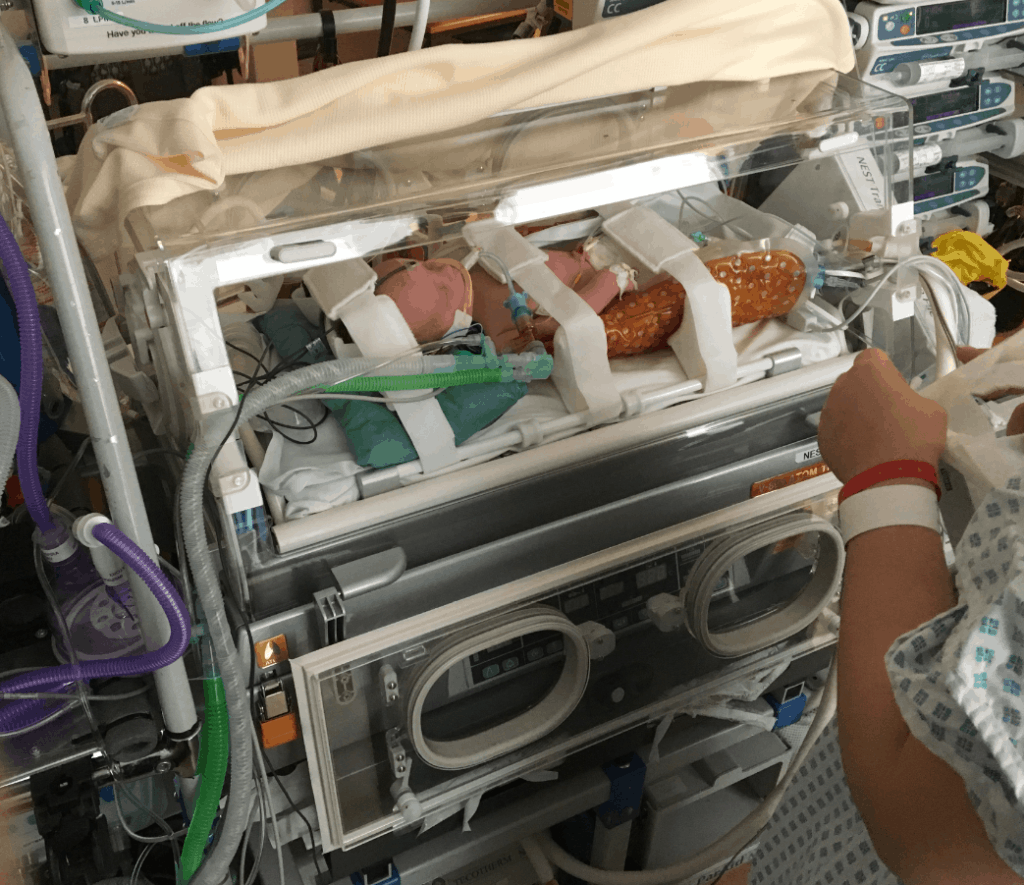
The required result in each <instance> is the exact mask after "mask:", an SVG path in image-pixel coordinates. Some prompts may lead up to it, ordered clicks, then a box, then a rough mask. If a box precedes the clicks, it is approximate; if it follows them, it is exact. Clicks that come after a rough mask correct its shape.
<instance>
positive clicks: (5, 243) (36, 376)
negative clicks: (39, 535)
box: [0, 218, 54, 533]
mask: <svg viewBox="0 0 1024 885" xmlns="http://www.w3.org/2000/svg"><path fill="white" fill-rule="evenodd" d="M0 261H3V263H4V274H5V276H6V277H7V282H8V283H9V284H10V289H11V296H12V297H13V298H14V304H15V307H16V309H17V313H18V337H19V338H20V339H21V384H20V390H19V392H18V400H19V402H20V403H21V430H20V432H19V433H18V481H19V482H20V483H21V491H22V494H23V495H24V496H25V506H26V507H27V508H28V512H29V515H30V516H31V517H32V521H33V522H34V523H35V524H36V525H37V526H38V527H39V531H41V532H44V533H45V532H49V531H52V530H53V527H54V526H53V520H52V519H51V518H50V509H49V508H48V507H47V506H46V498H45V497H44V495H43V487H42V486H41V485H40V483H39V468H38V466H37V461H36V449H37V447H38V445H39V408H40V403H41V402H42V397H43V343H42V342H43V333H42V328H41V327H40V325H39V305H38V304H37V303H36V290H35V289H33V288H32V280H31V278H30V277H29V274H28V264H27V263H26V261H25V256H24V255H22V254H21V249H20V248H19V246H18V241H17V240H16V239H14V234H12V233H11V229H10V228H9V227H8V226H7V222H6V221H4V219H3V218H0Z"/></svg>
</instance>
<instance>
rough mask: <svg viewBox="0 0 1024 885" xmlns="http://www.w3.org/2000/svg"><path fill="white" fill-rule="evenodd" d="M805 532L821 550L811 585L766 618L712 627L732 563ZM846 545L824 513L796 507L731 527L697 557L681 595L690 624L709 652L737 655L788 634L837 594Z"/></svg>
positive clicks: (812, 618)
mask: <svg viewBox="0 0 1024 885" xmlns="http://www.w3.org/2000/svg"><path fill="white" fill-rule="evenodd" d="M807 532H815V533H817V534H818V536H819V538H820V541H819V544H818V555H817V559H816V561H815V564H814V569H813V572H812V574H811V579H810V580H809V581H808V582H807V585H806V586H805V587H804V588H803V589H802V590H801V591H800V592H799V593H798V594H797V595H796V596H795V597H794V598H793V599H792V600H791V601H790V602H789V603H787V604H786V605H785V606H784V607H783V608H782V609H780V610H778V611H776V612H774V613H772V614H771V615H769V616H768V617H767V618H760V619H758V620H757V621H755V622H754V623H752V624H746V625H745V626H741V627H738V628H736V629H734V630H725V631H721V632H712V631H711V629H710V628H709V627H708V613H709V611H710V609H711V599H712V596H713V594H714V592H715V588H716V587H717V585H718V584H719V582H720V581H721V578H722V575H723V574H725V573H726V572H727V571H728V570H729V566H730V565H731V564H732V563H734V562H736V560H738V559H740V558H741V557H743V556H747V555H749V554H751V553H753V552H754V551H756V550H760V549H762V548H764V547H767V546H768V545H770V544H777V543H778V542H780V541H783V540H785V539H787V538H792V537H794V536H795V535H802V534H805V533H807ZM845 561H846V549H845V545H844V544H843V536H842V535H841V534H840V533H839V530H838V529H837V528H836V527H835V526H834V525H832V523H831V522H829V521H828V520H826V519H822V518H821V517H818V516H814V515H813V514H811V513H806V512H798V513H791V514H787V515H785V516H782V517H779V518H778V519H773V520H771V521H770V522H767V523H762V524H760V525H758V526H756V527H754V528H751V529H748V530H747V531H745V532H738V533H731V534H729V535H728V536H726V537H724V538H722V539H721V540H720V541H718V542H715V543H712V544H710V545H709V546H708V548H707V549H706V550H705V551H704V552H703V553H702V554H701V556H700V559H698V560H697V562H696V563H694V566H693V569H692V570H691V572H690V576H689V578H688V579H687V581H686V586H685V587H684V588H683V590H682V591H681V592H680V594H679V597H680V599H681V600H682V602H683V606H684V609H685V611H686V620H687V627H688V628H689V630H690V633H692V634H693V636H694V638H695V639H696V640H697V641H698V642H699V643H700V644H701V645H702V646H703V647H704V648H706V649H707V650H708V651H709V652H711V654H713V655H717V656H719V657H726V658H733V657H739V656H741V655H747V654H751V653H753V652H755V651H760V650H761V649H763V648H768V647H769V646H772V645H775V644H776V643H778V642H782V641H783V640H785V639H788V638H789V637H790V636H792V635H794V634H795V633H799V632H800V631H801V630H803V629H805V628H806V627H809V626H810V625H811V624H812V623H814V621H815V620H817V618H818V615H819V614H820V612H821V610H822V609H823V608H825V606H826V605H828V604H829V603H830V602H831V601H832V599H833V598H834V597H835V595H836V592H837V591H838V590H839V586H840V584H841V582H842V577H843V563H844V562H845Z"/></svg>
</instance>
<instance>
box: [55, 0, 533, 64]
mask: <svg viewBox="0 0 1024 885" xmlns="http://www.w3.org/2000/svg"><path fill="white" fill-rule="evenodd" d="M534 5H535V3H533V2H531V0H435V2H433V3H431V4H430V15H429V17H428V19H427V20H428V21H432V22H439V21H450V20H451V19H456V18H465V17H466V16H470V15H490V14H493V13H496V12H515V11H517V10H520V9H527V8H529V7H531V6H534ZM380 17H381V7H380V6H370V7H366V8H359V9H337V10H335V11H334V29H335V31H336V32H337V33H339V34H359V33H363V32H365V31H378V30H380ZM415 17H416V4H415V3H399V4H398V6H397V8H396V11H395V27H398V28H407V27H412V23H413V20H414V19H415ZM323 33H324V28H323V21H322V20H321V18H320V16H319V15H285V16H281V17H279V18H272V19H269V20H268V21H267V26H266V27H265V28H264V29H263V30H262V31H260V32H259V33H256V34H253V35H252V36H251V37H250V38H249V39H250V40H251V41H252V42H253V43H285V42H287V41H289V40H309V39H313V38H316V37H322V36H323ZM197 39H198V38H197ZM183 50H184V47H182V46H168V47H167V48H165V49H150V50H140V51H138V52H125V53H117V52H111V53H105V54H104V55H64V56H61V55H47V56H46V67H47V68H48V69H49V70H51V71H57V70H61V69H62V68H79V67H89V66H92V65H98V64H110V63H112V62H118V61H134V60H137V59H141V58H156V57H159V56H168V55H181V54H182V52H183Z"/></svg>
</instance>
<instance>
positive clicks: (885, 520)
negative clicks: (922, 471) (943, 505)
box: [839, 485, 942, 544]
mask: <svg viewBox="0 0 1024 885" xmlns="http://www.w3.org/2000/svg"><path fill="white" fill-rule="evenodd" d="M839 525H840V529H841V530H842V533H843V541H844V543H846V544H849V543H850V541H852V540H853V539H854V538H856V537H857V535H861V534H863V533H864V532H870V531H871V530H872V529H880V528H885V527H887V526H893V525H919V526H924V528H927V529H932V531H935V532H938V533H939V534H940V535H941V534H942V523H941V522H940V521H939V502H938V499H937V498H936V497H935V491H934V490H933V489H926V488H925V487H924V486H918V485H898V486H882V487H881V488H876V489H865V490H864V491H863V492H858V493H857V494H856V495H853V496H851V497H849V498H847V499H846V500H845V501H843V503H842V504H840V505H839Z"/></svg>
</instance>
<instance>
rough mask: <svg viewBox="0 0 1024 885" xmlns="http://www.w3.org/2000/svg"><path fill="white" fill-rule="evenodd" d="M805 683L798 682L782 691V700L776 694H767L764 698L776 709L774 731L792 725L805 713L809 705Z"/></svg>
mask: <svg viewBox="0 0 1024 885" xmlns="http://www.w3.org/2000/svg"><path fill="white" fill-rule="evenodd" d="M803 691H804V684H803V683H802V682H798V683H797V684H796V685H791V686H789V688H785V689H783V691H782V700H777V699H776V698H775V696H774V695H770V694H766V695H765V696H764V699H765V700H766V701H768V703H769V704H770V705H771V708H772V709H773V710H774V711H775V726H774V727H773V728H772V731H778V730H779V729H780V728H785V727H786V726H787V725H792V724H793V723H794V722H796V721H797V720H798V719H799V718H800V717H801V716H803V713H804V707H806V706H807V695H805V694H804V693H803Z"/></svg>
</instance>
